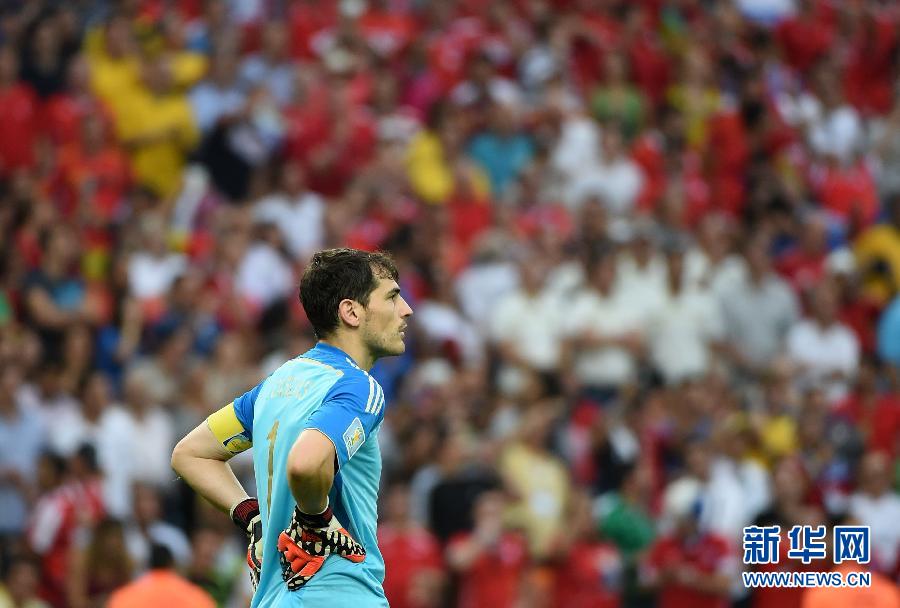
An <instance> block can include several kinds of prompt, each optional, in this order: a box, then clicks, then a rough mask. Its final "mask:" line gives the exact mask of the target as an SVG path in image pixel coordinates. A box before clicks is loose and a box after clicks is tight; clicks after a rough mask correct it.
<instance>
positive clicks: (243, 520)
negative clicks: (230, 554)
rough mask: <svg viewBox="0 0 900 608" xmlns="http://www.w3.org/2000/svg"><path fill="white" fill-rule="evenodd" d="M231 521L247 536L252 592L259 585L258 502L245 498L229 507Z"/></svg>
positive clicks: (261, 551) (261, 537)
mask: <svg viewBox="0 0 900 608" xmlns="http://www.w3.org/2000/svg"><path fill="white" fill-rule="evenodd" d="M230 515H231V521H233V522H234V525H236V526H237V527H238V528H240V529H241V531H242V532H244V533H245V534H246V535H247V543H248V544H247V566H248V567H249V568H250V582H251V583H252V584H253V591H256V587H257V586H258V585H259V571H260V569H261V568H262V554H263V532H262V517H261V516H260V514H259V501H258V500H257V499H255V498H246V499H244V500H242V501H241V502H239V503H237V504H236V505H234V506H233V507H231V513H230Z"/></svg>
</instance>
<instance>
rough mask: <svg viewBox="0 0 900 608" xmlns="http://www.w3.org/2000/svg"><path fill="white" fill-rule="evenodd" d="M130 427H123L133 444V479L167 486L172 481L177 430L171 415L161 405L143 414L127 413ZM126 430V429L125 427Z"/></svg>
mask: <svg viewBox="0 0 900 608" xmlns="http://www.w3.org/2000/svg"><path fill="white" fill-rule="evenodd" d="M125 414H126V417H127V423H126V424H127V426H126V427H125V429H123V430H124V431H125V432H126V433H127V436H128V443H129V445H130V446H131V453H132V456H131V467H130V468H129V472H130V474H131V478H132V480H133V481H142V482H146V483H148V484H152V485H165V484H167V483H169V482H171V481H172V479H173V474H172V466H171V462H170V461H171V456H172V448H173V447H175V431H174V428H173V426H172V418H171V416H170V415H169V414H168V413H167V412H166V411H165V410H163V409H162V408H159V407H152V408H149V409H148V410H147V411H146V412H145V413H144V415H143V416H141V417H140V418H138V417H136V416H135V415H134V414H133V413H132V412H128V411H126V412H125ZM126 429H127V430H126Z"/></svg>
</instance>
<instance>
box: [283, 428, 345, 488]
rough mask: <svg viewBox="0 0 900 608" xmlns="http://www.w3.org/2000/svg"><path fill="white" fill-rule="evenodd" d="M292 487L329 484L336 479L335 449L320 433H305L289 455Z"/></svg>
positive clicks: (288, 468) (288, 474)
mask: <svg viewBox="0 0 900 608" xmlns="http://www.w3.org/2000/svg"><path fill="white" fill-rule="evenodd" d="M287 476H288V482H289V483H290V484H291V487H294V486H298V485H306V484H310V483H313V484H317V485H318V483H322V482H327V483H329V485H330V482H331V480H332V479H333V477H334V448H333V447H332V445H331V443H330V441H328V440H327V439H326V438H325V437H324V435H322V434H320V433H319V432H318V431H305V432H304V433H303V434H302V435H301V436H300V438H299V439H298V440H297V442H296V443H295V444H294V445H293V447H292V448H291V451H290V452H289V453H288V460H287Z"/></svg>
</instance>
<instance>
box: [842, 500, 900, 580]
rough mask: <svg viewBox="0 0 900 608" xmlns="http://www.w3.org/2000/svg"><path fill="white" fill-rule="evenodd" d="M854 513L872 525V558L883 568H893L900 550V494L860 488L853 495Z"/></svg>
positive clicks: (857, 517)
mask: <svg viewBox="0 0 900 608" xmlns="http://www.w3.org/2000/svg"><path fill="white" fill-rule="evenodd" d="M850 514H851V515H852V516H853V517H854V518H855V519H858V520H859V523H860V524H862V525H864V526H871V527H872V534H871V537H870V541H871V543H872V559H873V561H875V562H876V563H877V564H878V568H879V570H880V571H881V572H893V571H894V566H895V564H896V563H897V555H898V552H900V496H897V494H895V493H894V492H891V491H890V490H888V491H887V492H884V493H882V494H881V495H880V496H878V497H875V496H872V495H870V494H866V493H863V492H857V493H856V494H854V495H853V496H851V497H850Z"/></svg>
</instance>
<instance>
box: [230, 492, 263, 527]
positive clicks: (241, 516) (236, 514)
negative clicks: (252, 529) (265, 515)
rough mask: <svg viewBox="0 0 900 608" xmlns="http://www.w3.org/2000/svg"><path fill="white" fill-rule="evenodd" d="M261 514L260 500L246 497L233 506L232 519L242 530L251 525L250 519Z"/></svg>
mask: <svg viewBox="0 0 900 608" xmlns="http://www.w3.org/2000/svg"><path fill="white" fill-rule="evenodd" d="M257 515H259V501H258V500H257V499H255V498H245V499H244V500H242V501H241V502H239V503H237V504H236V505H234V506H233V507H231V521H233V522H234V525H236V526H237V527H238V528H240V529H241V530H242V531H243V530H246V529H247V526H249V525H250V520H252V519H253V518H254V517H256V516H257Z"/></svg>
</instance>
